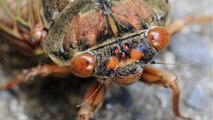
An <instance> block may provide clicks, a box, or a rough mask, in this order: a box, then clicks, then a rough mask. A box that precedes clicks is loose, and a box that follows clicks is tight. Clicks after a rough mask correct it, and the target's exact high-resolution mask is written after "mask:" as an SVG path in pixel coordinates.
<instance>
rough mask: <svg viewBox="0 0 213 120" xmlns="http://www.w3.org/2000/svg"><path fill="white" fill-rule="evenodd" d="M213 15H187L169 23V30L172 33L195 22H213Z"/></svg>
mask: <svg viewBox="0 0 213 120" xmlns="http://www.w3.org/2000/svg"><path fill="white" fill-rule="evenodd" d="M212 21H213V16H202V17H185V18H183V19H180V20H175V21H174V22H172V23H171V24H170V25H168V27H167V28H168V31H169V33H170V34H171V35H173V34H175V33H177V32H179V31H181V30H182V29H183V27H185V26H187V25H190V24H194V23H212Z"/></svg>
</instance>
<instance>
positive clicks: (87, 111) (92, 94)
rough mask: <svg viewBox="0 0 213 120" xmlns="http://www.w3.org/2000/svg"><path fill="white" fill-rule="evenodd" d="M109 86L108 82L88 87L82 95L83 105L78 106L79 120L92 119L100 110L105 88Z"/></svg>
mask: <svg viewBox="0 0 213 120" xmlns="http://www.w3.org/2000/svg"><path fill="white" fill-rule="evenodd" d="M109 84H110V81H102V83H99V82H96V83H95V84H92V85H90V86H89V88H88V89H87V91H86V93H85V95H84V98H83V103H82V104H81V105H78V106H81V108H80V110H79V112H78V117H79V119H80V120H90V119H92V118H94V114H95V112H96V111H97V110H98V109H99V108H100V106H101V104H102V102H103V100H104V95H105V92H106V88H107V86H109Z"/></svg>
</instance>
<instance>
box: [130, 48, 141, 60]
mask: <svg viewBox="0 0 213 120" xmlns="http://www.w3.org/2000/svg"><path fill="white" fill-rule="evenodd" d="M130 56H131V58H132V59H134V60H140V59H141V58H143V57H144V53H142V52H140V51H138V50H136V49H132V51H131V53H130Z"/></svg>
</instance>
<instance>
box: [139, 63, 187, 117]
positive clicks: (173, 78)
mask: <svg viewBox="0 0 213 120" xmlns="http://www.w3.org/2000/svg"><path fill="white" fill-rule="evenodd" d="M177 80H178V77H177V75H175V74H172V73H169V72H167V71H164V70H161V69H156V68H153V67H150V66H149V67H145V68H144V71H143V73H142V75H141V79H140V81H142V82H144V83H147V84H156V85H162V86H164V87H168V88H170V89H171V90H172V94H173V95H172V102H173V112H174V114H175V116H177V117H180V118H182V119H186V120H190V118H186V117H184V116H183V115H181V113H180V110H179V99H180V98H179V97H180V90H179V85H178V82H177Z"/></svg>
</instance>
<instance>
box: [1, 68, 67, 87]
mask: <svg viewBox="0 0 213 120" xmlns="http://www.w3.org/2000/svg"><path fill="white" fill-rule="evenodd" d="M69 73H70V69H69V67H59V66H57V65H41V66H38V67H35V68H31V69H27V70H23V72H22V73H21V74H19V75H17V76H16V77H15V79H13V80H11V81H10V82H8V83H6V84H5V85H2V86H1V85H0V90H4V89H10V88H12V87H14V86H16V85H18V84H20V83H22V82H24V81H27V80H29V79H31V78H32V77H35V76H40V77H47V76H50V75H52V76H61V75H67V74H69Z"/></svg>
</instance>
